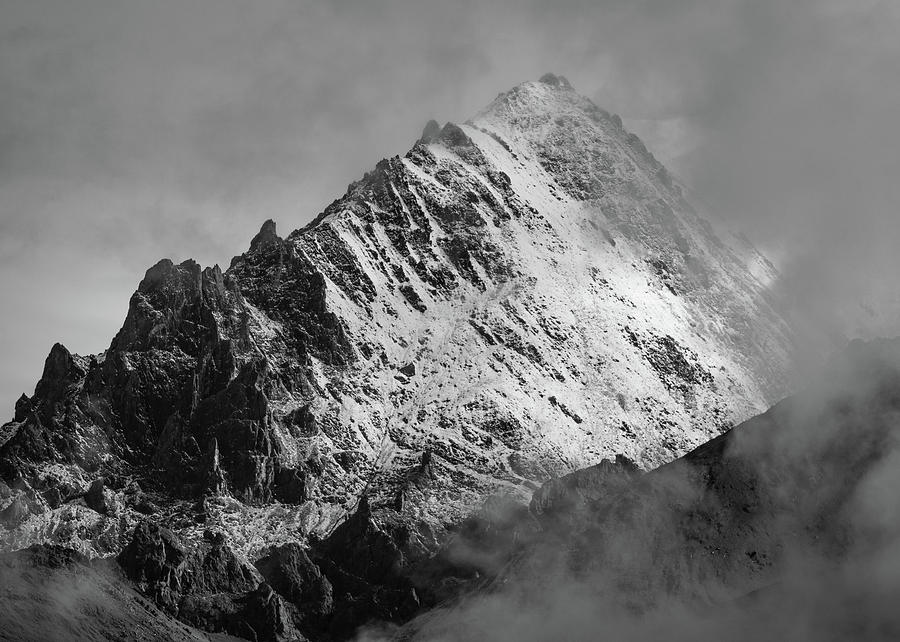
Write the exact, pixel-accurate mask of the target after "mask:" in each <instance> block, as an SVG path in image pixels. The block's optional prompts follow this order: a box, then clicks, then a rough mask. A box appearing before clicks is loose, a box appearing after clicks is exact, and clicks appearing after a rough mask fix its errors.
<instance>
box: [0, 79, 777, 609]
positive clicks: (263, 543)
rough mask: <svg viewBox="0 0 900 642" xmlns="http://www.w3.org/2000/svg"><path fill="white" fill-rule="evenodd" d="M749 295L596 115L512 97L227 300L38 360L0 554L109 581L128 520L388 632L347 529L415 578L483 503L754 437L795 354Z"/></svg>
mask: <svg viewBox="0 0 900 642" xmlns="http://www.w3.org/2000/svg"><path fill="white" fill-rule="evenodd" d="M775 278H776V274H775V272H774V270H773V268H772V267H771V265H769V264H768V263H767V262H766V261H765V259H764V258H763V257H762V256H760V255H759V254H758V253H757V252H756V251H755V250H754V249H753V248H752V247H750V246H749V245H748V244H746V243H745V242H743V241H741V240H739V239H736V238H733V237H729V236H727V235H721V234H717V232H716V231H715V229H714V227H713V225H712V224H710V223H709V222H708V221H707V220H706V219H704V218H703V217H701V216H700V215H699V214H698V213H697V212H696V211H695V209H694V208H693V207H692V206H691V204H690V203H689V202H688V201H687V200H686V198H685V193H684V189H683V188H682V187H681V186H680V185H678V183H677V181H676V180H674V179H673V178H672V177H671V176H670V175H669V173H668V172H667V171H666V170H665V168H664V167H662V165H660V164H659V163H658V162H657V161H656V160H655V159H654V158H653V156H652V155H651V154H650V153H649V152H648V151H647V150H646V149H645V148H644V146H643V144H642V143H641V142H640V140H639V139H638V138H637V137H636V136H634V135H632V134H629V133H627V132H626V131H625V130H624V129H623V127H622V124H621V120H620V119H618V117H616V116H614V115H611V114H608V113H607V112H605V111H603V110H602V109H600V108H598V107H596V106H595V105H593V104H592V103H591V102H590V101H589V100H587V99H586V98H584V97H582V96H580V95H578V94H577V93H576V92H575V91H574V90H573V89H572V87H571V86H570V85H569V83H568V82H567V81H565V79H563V78H561V77H558V76H553V75H547V76H545V77H544V78H542V79H541V80H540V81H537V82H527V83H523V84H522V85H519V86H517V87H515V88H514V89H512V90H511V91H509V92H506V93H504V94H501V95H500V96H498V97H497V99H496V100H495V101H494V102H493V103H491V105H489V106H488V107H487V108H486V109H485V110H484V111H483V112H481V113H480V114H479V115H477V116H476V117H475V118H473V119H472V120H470V121H468V122H467V123H465V124H462V125H455V124H452V123H448V124H446V125H444V126H443V127H441V126H439V125H438V124H437V123H434V122H432V123H429V125H428V126H426V128H425V131H424V132H423V134H422V137H421V138H420V140H419V141H418V142H417V143H416V144H415V145H414V146H413V148H412V149H411V150H410V151H409V152H408V153H407V154H406V155H405V156H403V157H393V158H391V159H387V160H384V161H381V162H380V163H379V164H378V165H377V166H376V168H375V169H374V170H373V171H371V172H369V173H368V174H366V175H365V176H364V177H363V178H362V179H361V180H360V181H358V182H356V183H353V184H351V185H350V186H349V188H348V190H347V193H346V194H345V195H344V196H343V197H341V198H340V199H338V200H336V201H335V202H334V203H332V204H331V205H330V206H329V207H328V208H326V210H325V211H324V212H323V213H322V214H320V215H319V216H318V217H317V218H316V219H315V220H314V221H312V222H311V223H310V224H309V225H307V226H306V227H304V228H302V229H299V230H296V231H295V232H293V233H291V234H290V235H288V236H287V237H286V238H281V237H280V236H279V235H278V234H277V232H276V229H275V225H274V223H272V222H271V221H269V222H266V223H265V224H264V225H263V226H262V228H261V230H260V232H259V234H258V235H257V236H256V237H255V238H254V239H253V240H252V241H251V243H250V248H249V250H248V251H247V252H246V253H244V254H242V255H240V256H238V257H235V258H234V260H233V261H232V263H231V265H230V267H229V268H228V270H226V271H224V272H223V271H222V270H221V269H220V268H219V267H218V266H216V267H213V268H206V269H203V268H201V267H200V266H199V265H198V264H196V263H195V262H193V261H190V260H188V261H185V262H182V263H180V264H175V263H173V262H172V261H170V260H163V261H160V262H159V263H158V264H157V265H155V266H153V267H152V268H150V269H149V270H148V271H147V273H146V275H145V277H144V279H143V280H142V281H141V283H140V284H139V286H138V289H137V291H136V292H135V294H134V295H133V296H132V298H131V301H130V304H129V311H128V314H127V317H126V319H125V322H124V324H123V326H122V329H121V330H120V331H119V332H118V334H117V335H116V336H115V337H114V339H113V340H112V342H111V344H110V347H109V349H108V350H106V351H105V352H104V353H102V354H99V355H94V356H90V357H81V356H78V355H74V354H72V353H70V352H69V351H68V350H67V349H66V348H64V347H63V346H61V345H56V346H54V347H53V349H52V350H51V352H50V355H49V356H48V358H47V362H46V364H45V368H44V373H43V375H42V377H41V380H40V382H39V383H38V384H37V386H36V388H35V393H34V394H33V395H32V396H30V397H28V396H25V395H23V397H22V398H21V399H20V400H19V402H18V403H17V405H16V411H15V417H14V419H13V421H11V422H9V423H7V424H5V425H3V426H2V428H0V477H2V480H3V486H2V487H0V511H2V512H0V518H2V521H3V525H4V527H3V530H2V531H0V542H2V546H3V548H5V549H9V550H15V549H20V548H24V547H26V546H28V545H31V544H59V545H64V546H67V547H71V548H74V549H76V550H78V551H80V552H81V553H84V554H86V555H87V556H89V557H108V556H111V555H118V554H121V553H122V551H123V550H125V549H126V547H127V546H128V545H129V542H132V541H133V537H134V536H133V533H134V532H135V528H136V527H137V526H138V524H139V523H141V522H142V521H143V520H145V519H148V518H149V520H150V522H152V523H155V524H157V525H159V524H165V525H166V526H167V527H168V528H169V529H171V531H172V532H173V536H174V537H176V538H177V539H178V541H180V542H181V544H178V546H184V547H186V550H188V549H190V550H192V549H195V548H196V549H198V550H200V549H203V550H205V547H207V546H208V545H207V544H206V543H205V542H207V538H206V537H205V535H204V534H205V533H208V532H212V533H215V532H219V533H224V534H225V537H226V538H227V540H228V545H229V546H230V547H231V550H233V552H234V554H235V555H236V556H237V557H238V558H240V559H244V560H254V559H260V558H262V557H264V556H271V555H273V554H274V553H272V550H273V549H272V547H273V546H275V547H278V546H285V545H291V544H293V543H297V542H300V543H302V544H303V545H304V546H309V547H310V550H312V551H313V552H314V554H318V555H319V562H321V564H322V565H324V566H325V567H328V566H329V565H331V566H332V568H331V573H330V575H329V578H331V580H330V581H332V582H333V581H335V580H334V578H335V577H343V578H344V582H343V584H341V588H340V595H338V597H337V598H335V602H337V603H341V604H344V607H342V608H345V609H346V608H350V607H349V606H348V605H352V604H357V605H359V604H364V605H367V606H366V607H365V608H363V607H360V613H361V614H366V613H368V614H369V615H371V614H372V608H374V607H373V605H378V604H381V605H382V606H384V608H385V609H387V612H390V611H391V610H392V609H397V608H400V609H401V610H404V609H406V610H409V609H413V607H412V606H409V604H414V603H416V602H417V601H418V600H419V599H420V598H422V596H418V595H416V597H415V599H413V598H412V597H411V595H410V593H409V591H410V590H411V589H412V588H413V587H412V585H411V584H410V581H411V580H409V578H408V577H405V576H404V575H403V574H402V573H401V574H399V575H398V574H393V575H392V573H393V571H391V573H387V577H386V578H385V577H382V578H381V579H380V580H379V581H378V582H375V584H366V583H363V584H360V583H359V582H356V583H354V582H352V581H350V579H349V578H351V576H356V574H357V571H360V569H362V570H364V569H366V568H368V566H367V565H368V562H367V561H366V558H365V553H364V552H360V553H359V555H360V557H359V558H358V559H356V561H355V562H354V561H352V560H353V559H354V558H353V556H352V555H351V556H349V559H350V560H351V561H347V560H344V561H342V562H338V561H336V560H338V559H342V558H346V557H347V556H346V555H341V554H340V553H339V549H340V547H341V546H349V543H350V542H351V541H352V538H349V539H348V536H347V535H346V532H347V531H348V530H353V529H356V531H354V533H355V535H356V536H357V537H359V538H362V541H366V542H369V543H371V544H372V546H373V547H374V550H377V551H381V553H379V554H380V555H381V558H380V559H382V562H383V561H384V560H390V561H389V562H388V563H387V567H386V568H387V569H388V570H390V569H395V567H397V566H398V564H399V566H400V567H404V568H414V567H415V568H418V566H417V564H419V563H420V562H421V563H423V564H424V562H425V561H427V560H429V559H430V558H431V555H432V554H433V553H434V552H435V551H436V550H438V549H439V548H440V546H441V543H442V542H443V541H445V540H446V538H447V536H448V534H449V533H450V532H453V531H456V530H458V529H459V528H460V527H461V526H460V525H464V524H466V523H467V522H466V520H467V518H469V516H470V514H471V512H472V511H473V510H474V509H476V508H477V507H478V506H479V505H480V504H481V503H482V502H483V501H484V499H485V498H486V497H490V496H493V495H500V496H508V497H510V498H511V500H510V501H512V503H513V505H518V506H520V507H521V506H522V505H523V504H524V502H526V501H527V500H528V498H530V497H531V495H532V492H533V491H534V490H536V489H538V488H540V487H541V485H542V484H543V483H544V482H546V481H547V480H549V479H551V478H553V477H557V476H559V475H563V474H565V473H569V472H571V471H574V470H577V469H580V468H584V467H586V466H590V465H593V464H596V463H597V462H600V461H601V460H602V459H604V458H607V459H615V458H616V456H617V455H618V456H620V457H622V458H624V459H623V461H629V462H631V461H633V462H636V465H637V466H638V467H640V468H642V469H650V468H653V467H656V466H658V465H660V464H663V463H665V462H668V461H670V460H672V459H673V458H675V457H677V456H678V455H681V454H682V453H684V452H686V451H688V450H690V449H691V448H692V447H694V446H696V445H698V444H700V443H702V442H704V441H706V440H708V439H709V438H710V437H713V436H715V435H718V434H720V433H721V432H723V431H724V430H727V429H728V428H729V427H730V426H731V425H733V424H734V423H735V422H737V421H740V420H742V419H744V418H746V417H748V416H750V415H752V414H753V413H754V412H757V411H759V410H762V409H764V408H765V407H767V406H768V403H769V402H770V401H772V400H774V399H776V398H778V397H779V396H780V395H782V394H783V392H784V390H785V389H786V381H787V367H788V363H789V361H790V353H791V349H792V348H791V346H792V339H791V332H790V329H789V328H788V326H787V324H786V323H785V322H784V321H783V320H782V319H781V318H780V317H779V316H778V314H777V312H776V311H775V309H774V307H773V302H772V301H771V299H770V295H769V294H768V286H769V285H770V283H771V282H772V280H774V279H775ZM517 502H518V503H517ZM178 546H176V547H175V548H178ZM315 551H319V553H315ZM183 557H185V558H187V557H189V555H188V554H187V553H186V554H185V556H183ZM319 562H317V564H319ZM342 564H345V565H347V566H346V567H342ZM425 566H427V564H426V565H425ZM349 568H352V569H354V570H353V572H351V571H349V570H348V569H349ZM382 571H383V572H382V573H381V575H384V573H386V572H387V571H386V570H385V569H382ZM360 572H361V571H360ZM423 572H424V571H423ZM429 572H430V571H429ZM395 575H396V576H395ZM254 578H255V580H256V579H259V578H258V577H256V576H255V575H254ZM404 578H405V579H404ZM255 580H254V581H255ZM382 580H383V581H384V583H379V582H381V581H382ZM373 581H374V580H373ZM339 584H340V582H339ZM373 586H374V587H376V588H373ZM377 587H380V588H377ZM244 589H247V590H248V591H249V590H250V589H248V588H247V587H243V586H242V587H241V590H242V591H243V590H244ZM398 591H399V593H398ZM413 593H415V591H413ZM439 593H440V591H437V592H435V595H434V596H432V597H431V598H425V599H438V598H439V597H440V595H438V594H439ZM241 595H243V593H241ZM179 596H180V597H179V599H182V598H185V596H184V595H181V594H179ZM385 596H388V597H385ZM235 599H238V598H235ZM250 599H251V598H248V597H241V598H240V600H244V601H246V600H250ZM253 599H256V598H253ZM410 600H412V601H411V602H410ZM251 601H252V600H251ZM179 603H180V602H179ZM243 603H244V602H241V604H243ZM404 604H406V606H402V605H404ZM398 605H400V606H398ZM219 606H220V607H222V605H221V604H220V605H219ZM222 608H224V607H222ZM228 608H231V607H228ZM234 608H238V607H236V606H235V607H234ZM241 608H243V607H241ZM379 608H380V607H379ZM367 609H368V610H367ZM376 610H377V609H376ZM413 610H414V609H413ZM404 612H406V611H404ZM360 617H362V616H360ZM388 619H390V618H388ZM347 621H355V620H354V619H353V618H349V619H348V620H347Z"/></svg>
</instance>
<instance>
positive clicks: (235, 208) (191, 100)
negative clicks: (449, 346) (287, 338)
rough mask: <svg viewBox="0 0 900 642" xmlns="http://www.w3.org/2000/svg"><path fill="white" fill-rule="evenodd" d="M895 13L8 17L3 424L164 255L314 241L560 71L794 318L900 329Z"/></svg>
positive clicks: (45, 7)
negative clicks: (757, 272)
mask: <svg viewBox="0 0 900 642" xmlns="http://www.w3.org/2000/svg"><path fill="white" fill-rule="evenodd" d="M896 7H897V5H896V4H895V3H891V2H878V1H874V0H844V1H837V0H791V1H790V2H787V1H784V0H717V1H713V0H656V1H650V0H552V1H551V0H543V1H537V0H518V1H513V0H505V1H504V0H498V1H494V2H468V1H457V2H448V1H440V2H439V1H434V2H430V1H423V0H385V1H378V0H330V1H328V2H306V1H303V0H294V1H291V2H288V1H284V2H276V1H268V0H266V1H259V0H255V1H253V2H250V1H247V2H234V1H232V0H177V1H174V0H173V1H169V0H154V1H153V2H137V1H136V0H132V1H123V0H108V1H99V0H98V1H95V0H79V1H78V2H73V1H72V0H55V1H47V0H22V1H18V0H0V301H2V323H0V355H2V360H0V415H2V416H3V417H4V418H6V417H8V416H9V415H10V414H11V411H12V404H13V402H14V399H15V398H16V397H17V396H18V395H19V394H20V393H21V392H23V391H24V392H27V393H29V394H30V393H31V392H32V391H33V387H34V383H35V381H36V380H37V378H38V377H39V375H40V371H41V368H42V365H43V360H44V357H45V356H46V354H47V352H48V351H49V348H50V346H51V345H52V343H53V342H54V341H60V342H62V343H64V344H65V345H66V346H67V347H69V348H70V349H71V350H73V351H75V352H79V353H91V352H98V351H101V350H103V349H104V348H106V347H107V346H108V343H109V340H110V338H111V337H112V335H113V334H114V333H115V331H116V330H117V329H118V327H119V326H120V324H121V322H122V319H123V318H124V315H125V311H126V309H127V303H128V298H129V296H130V294H131V292H132V291H133V290H134V289H135V287H136V285H137V283H138V281H139V280H140V278H141V277H142V275H143V273H144V270H145V269H146V268H147V267H148V266H150V265H152V264H153V263H155V262H156V261H157V260H158V259H159V258H161V257H165V256H167V257H171V258H172V259H174V260H176V261H178V260H183V259H186V258H188V257H193V258H195V259H196V260H198V261H199V262H201V263H202V264H205V265H209V264H213V263H219V264H221V265H223V266H224V265H227V264H228V262H229V260H230V258H231V256H232V255H234V254H237V253H240V252H241V251H243V250H244V249H245V248H246V247H247V245H248V244H249V239H250V238H251V237H252V235H253V234H254V233H255V232H256V230H257V229H258V227H259V225H260V224H261V223H262V221H263V220H264V219H266V218H273V219H275V220H276V222H277V223H278V225H279V228H280V231H281V232H282V233H286V232H287V231H289V230H292V229H294V228H296V227H299V226H301V225H303V224H304V223H305V222H307V221H309V220H310V219H311V218H313V216H315V214H317V213H318V212H319V211H320V210H321V209H322V208H323V207H324V206H325V205H326V204H327V203H329V202H330V201H331V200H333V199H334V198H336V197H337V196H339V195H340V194H341V193H342V192H343V190H344V189H345V187H346V185H347V184H348V183H349V182H351V181H352V180H355V179H356V178H358V177H359V176H360V175H361V174H362V173H363V172H364V171H366V170H367V169H369V168H370V167H371V166H372V165H374V163H375V162H377V161H378V160H379V159H380V158H382V157H387V156H391V155H394V154H398V153H403V152H404V151H405V150H406V149H408V147H409V146H410V144H411V143H412V141H413V140H415V138H417V137H418V135H419V133H420V131H421V128H422V126H423V125H424V123H425V122H426V121H427V120H428V119H429V118H436V119H438V120H441V121H446V120H456V121H461V120H464V119H465V118H467V117H469V116H471V115H472V114H473V113H474V112H476V111H477V110H478V109H479V108H481V107H482V106H484V105H485V104H487V103H488V102H489V101H490V100H491V99H492V98H493V97H494V96H495V95H496V94H497V93H499V92H500V91H504V90H506V89H509V88H510V87H511V86H513V85H515V84H516V83H519V82H521V81H523V80H528V79H535V78H537V77H538V76H540V75H541V74H543V73H544V72H545V71H550V70H552V71H555V72H557V73H561V74H564V75H566V76H567V77H568V78H569V79H570V80H571V81H572V82H573V84H574V85H575V87H576V88H577V89H578V90H579V91H581V92H582V93H584V94H586V95H588V96H590V97H592V98H594V99H595V100H596V102H598V103H599V104H600V105H601V106H602V107H605V108H606V109H609V110H610V111H614V112H617V113H620V114H622V115H623V117H625V119H626V121H627V122H631V123H632V124H633V126H634V127H635V128H637V129H639V131H646V132H648V133H649V134H652V135H651V136H650V138H651V139H653V140H660V141H666V142H665V149H663V150H661V154H660V155H661V156H663V157H666V158H671V157H674V158H672V163H673V165H674V166H675V167H674V168H675V170H676V171H677V172H679V173H681V174H682V175H684V176H689V177H690V180H691V182H692V183H693V184H694V185H695V186H696V187H697V189H698V192H699V193H700V194H702V195H703V198H704V201H705V202H706V203H707V205H708V206H710V207H711V208H713V209H715V210H716V211H717V212H719V213H720V214H721V215H722V216H724V217H725V218H729V219H732V220H733V221H734V222H735V224H736V225H738V226H739V227H741V228H743V229H744V230H745V231H746V232H747V233H748V234H749V235H750V236H751V237H752V238H753V239H754V240H756V241H758V242H759V244H760V245H762V246H764V247H765V248H766V249H767V250H768V251H770V252H771V253H772V254H773V256H775V257H776V258H777V259H778V261H779V264H780V266H781V267H783V269H784V270H785V273H786V281H785V282H786V283H787V284H789V286H790V292H791V293H792V294H793V295H794V296H796V297H797V299H798V301H799V303H800V304H801V305H803V306H805V307H806V308H807V309H809V310H814V311H816V312H818V313H821V314H823V315H834V316H836V317H840V318H841V320H843V321H846V322H847V323H848V324H851V325H852V324H856V323H863V322H865V323H868V324H869V326H870V327H874V331H879V332H886V333H887V332H893V331H894V328H895V326H896V325H898V324H896V323H895V321H894V316H893V314H892V311H894V310H896V309H897V305H896V303H897V300H898V295H897V285H896V283H897V276H898V275H900V270H898V267H900V260H898V259H897V258H896V257H895V256H894V255H895V254H896V252H895V247H896V245H897V244H898V243H900V220H898V219H900V217H898V213H897V212H898V209H897V206H898V202H900V180H898V178H900V127H898V126H897V123H896V121H897V118H898V116H900V80H898V74H900V38H898V37H897V36H898V34H900V29H898V27H900V20H898V17H900V16H898V9H897V8H896ZM651 143H652V140H651ZM651 147H652V144H651ZM864 289H865V290H867V291H869V292H868V294H867V296H868V298H869V300H870V307H871V308H872V309H873V310H874V312H876V313H881V316H880V317H875V318H874V319H873V318H870V317H869V313H868V312H860V310H861V308H859V306H858V304H857V303H856V297H855V295H856V294H857V293H860V292H861V291H862V290H864ZM857 313H858V314H859V315H861V316H857Z"/></svg>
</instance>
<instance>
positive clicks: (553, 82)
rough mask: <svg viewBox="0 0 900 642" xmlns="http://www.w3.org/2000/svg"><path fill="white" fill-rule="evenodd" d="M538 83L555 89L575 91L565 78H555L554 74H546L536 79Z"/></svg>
mask: <svg viewBox="0 0 900 642" xmlns="http://www.w3.org/2000/svg"><path fill="white" fill-rule="evenodd" d="M538 82H542V83H544V84H545V85H550V86H551V87H555V88H557V89H571V90H573V91H574V90H575V88H574V87H573V86H572V83H570V82H569V79H568V78H566V77H565V76H557V75H556V74H554V73H550V72H548V73H546V74H544V75H543V76H541V77H540V78H539V79H538Z"/></svg>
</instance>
